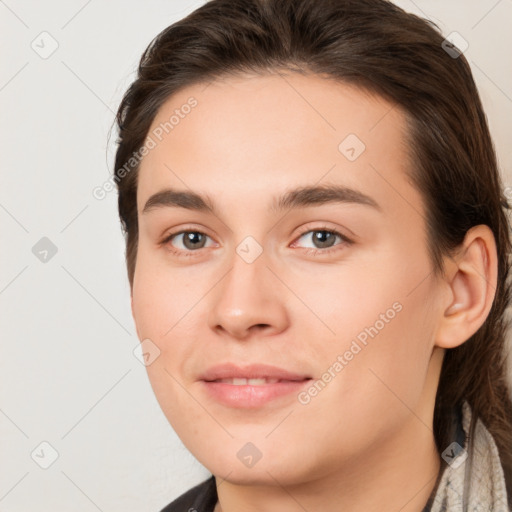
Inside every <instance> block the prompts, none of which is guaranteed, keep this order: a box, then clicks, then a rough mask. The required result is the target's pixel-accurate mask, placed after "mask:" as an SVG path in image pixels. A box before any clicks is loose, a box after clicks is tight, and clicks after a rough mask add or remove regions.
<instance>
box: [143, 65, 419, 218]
mask: <svg viewBox="0 0 512 512" xmlns="http://www.w3.org/2000/svg"><path fill="white" fill-rule="evenodd" d="M190 105H194V106H193V107H190ZM148 137H149V138H152V139H153V142H154V143H155V146H154V148H153V149H151V150H150V151H149V153H148V154H146V155H145V156H144V158H143V159H142V162H141V166H140V172H139V174H140V175H139V180H138V194H137V196H138V208H139V211H141V210H142V208H143V206H144V202H145V200H147V198H148V197H149V196H150V195H151V194H154V193H155V192H157V191H158V190H159V189H163V188H165V187H170V186H172V187H174V188H176V187H178V188H180V189H186V188H192V189H193V190H194V191H197V192H204V193H207V194H208V195H210V196H222V197H224V198H225V199H226V200H229V198H230V197H231V198H233V197H240V194H247V192H248V191H250V192H251V195H252V196H259V195H261V197H264V196H265V195H266V196H268V194H269V191H270V190H272V191H275V192H279V191H280V190H285V189H287V188H290V185H291V184H292V183H293V185H295V186H298V185H312V184H318V183H322V182H323V181H328V182H329V183H333V182H335V183H340V184H343V185H346V186H350V187H352V188H357V189H359V190H363V189H365V191H366V192H367V193H371V192H373V194H374V196H376V197H378V196H379V195H380V196H381V201H379V200H378V199H377V201H379V203H381V202H382V203H386V201H385V200H384V199H385V197H382V196H386V195H388V196H389V194H390V192H392V195H394V196H395V197H394V198H393V200H394V203H393V202H392V203H390V206H391V207H396V202H397V197H396V196H397V194H405V195H406V196H411V195H414V194H416V198H411V200H412V201H414V200H416V201H418V200H419V197H418V194H417V193H416V192H415V190H413V189H411V187H410V186H409V185H408V183H407V182H406V179H405V170H406V169H407V168H408V167H409V166H410V163H409V159H408V157H407V142H406V140H407V130H406V122H405V117H404V114H403V112H402V111H401V110H400V109H399V108H398V107H397V106H395V105H393V104H391V103H389V102H388V101H386V100H384V99H383V98H382V97H380V96H376V95H372V94H369V93H368V92H366V91H365V90H362V89H359V88H357V87H355V86H353V85H347V84H344V83H340V82H337V81H334V80H329V79H326V78H323V77H320V76H317V75H307V76H303V75H299V74H296V73H291V74H290V73H288V74H269V75H258V76H250V75H240V76H236V77H227V78H222V79H217V80H215V81H213V82H211V83H198V84H194V85H192V86H189V87H186V88H184V89H182V90H180V91H178V92H177V93H176V94H174V95H172V96H171V97H170V98H168V99H167V101H166V102H165V103H164V104H163V105H162V107H161V108H160V109H159V111H158V113H157V115H156V116H155V118H154V120H153V123H152V125H151V127H150V129H149V132H148ZM386 181H387V185H386ZM390 186H391V188H390ZM386 187H387V188H386ZM393 188H394V189H395V190H394V192H393ZM228 189H229V190H231V191H232V194H231V195H230V194H229V193H228ZM272 195H274V194H272ZM389 199H391V198H390V197H388V202H389Z"/></svg>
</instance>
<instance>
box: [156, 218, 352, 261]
mask: <svg viewBox="0 0 512 512" xmlns="http://www.w3.org/2000/svg"><path fill="white" fill-rule="evenodd" d="M314 232H325V233H329V234H332V235H335V236H338V237H339V238H341V243H339V244H337V245H335V246H333V247H328V248H327V249H313V248H307V249H305V254H306V255H308V256H311V255H313V256H315V255H317V254H318V253H322V254H323V255H324V254H330V253H332V252H335V251H338V250H339V249H338V248H339V247H340V246H345V245H352V244H353V241H352V240H351V239H349V238H348V237H346V236H345V235H343V234H342V233H340V232H339V231H336V230H335V229H332V228H329V227H327V226H318V227H315V228H311V227H307V228H305V229H304V230H303V231H302V232H301V233H300V234H299V235H298V236H297V238H296V239H295V240H299V239H300V238H302V237H303V236H304V235H306V234H307V233H314ZM186 233H199V234H201V235H205V236H208V235H207V234H206V233H204V232H203V231H199V230H197V229H182V230H181V231H176V232H175V233H171V234H169V235H167V236H166V237H165V238H164V239H163V240H162V241H161V242H160V244H159V245H162V246H167V250H168V251H169V252H171V253H172V254H174V255H175V256H178V257H184V258H190V257H195V256H198V254H199V252H200V251H199V250H195V251H183V250H181V249H175V248H174V247H172V245H170V244H169V242H170V241H171V240H172V239H173V238H174V237H176V236H178V235H183V234H186Z"/></svg>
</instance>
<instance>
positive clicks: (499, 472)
mask: <svg viewBox="0 0 512 512" xmlns="http://www.w3.org/2000/svg"><path fill="white" fill-rule="evenodd" d="M470 424H471V408H470V406H469V404H468V403H467V402H464V403H463V405H462V428H463V430H464V434H465V439H464V440H463V441H462V445H461V444H458V443H457V442H453V443H452V444H451V445H450V446H449V447H448V448H447V449H446V450H445V451H444V452H443V459H444V460H445V461H446V462H447V463H448V465H447V466H446V467H445V469H444V471H443V472H442V474H441V475H440V479H439V481H438V484H437V488H436V490H435V495H434V496H433V499H432V501H431V504H430V505H429V508H427V509H426V510H429V511H430V512H455V511H460V512H483V511H486V512H487V511H488V512H510V510H512V509H509V507H508V505H507V490H506V487H505V477H504V474H503V468H502V465H501V462H500V457H499V454H498V449H497V447H496V443H495V441H494V438H493V437H492V435H491V434H490V433H489V431H488V430H487V428H486V427H485V425H484V424H483V423H482V422H481V421H480V419H478V420H477V423H476V426H475V430H474V434H473V439H472V440H470V438H469V428H470ZM459 440H460V437H459ZM469 441H470V442H471V446H470V445H469V444H468V443H469ZM471 448H472V449H473V459H472V461H470V457H468V452H469V451H470V449H471Z"/></svg>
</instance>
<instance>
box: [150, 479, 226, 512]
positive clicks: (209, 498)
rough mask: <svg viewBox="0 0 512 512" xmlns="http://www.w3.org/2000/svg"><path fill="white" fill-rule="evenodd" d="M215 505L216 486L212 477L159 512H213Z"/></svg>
mask: <svg viewBox="0 0 512 512" xmlns="http://www.w3.org/2000/svg"><path fill="white" fill-rule="evenodd" d="M216 503H217V486H216V484H215V477H214V476H213V475H212V476H210V477H209V478H207V479H206V480H204V481H203V482H201V483H199V484H197V485H196V486H194V487H192V488H191V489H189V490H188V491H186V492H185V493H183V494H182V495H181V496H178V497H177V498H176V499H175V500H174V501H173V502H171V503H169V505H167V506H166V507H165V508H163V509H162V510H161V511H160V512H213V509H214V508H215V504H216Z"/></svg>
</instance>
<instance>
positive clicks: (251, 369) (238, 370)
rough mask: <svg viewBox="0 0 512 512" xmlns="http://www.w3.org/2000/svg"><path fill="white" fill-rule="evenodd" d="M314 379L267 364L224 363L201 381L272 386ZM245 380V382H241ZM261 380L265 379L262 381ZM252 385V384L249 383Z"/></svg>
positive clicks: (200, 378) (204, 374)
mask: <svg viewBox="0 0 512 512" xmlns="http://www.w3.org/2000/svg"><path fill="white" fill-rule="evenodd" d="M311 378H312V377H311V376H310V375H307V374H303V373H300V372H292V371H289V370H285V369H284V368H278V367H277V366H271V365H267V364H251V365H248V366H243V367H240V366H237V365H236V364H234V363H224V364H220V365H216V366H212V367H211V368H209V369H208V370H206V371H205V372H204V373H203V374H202V375H201V376H200V377H199V380H203V381H206V382H215V381H218V382H221V381H223V380H224V381H225V382H226V383H227V382H228V381H231V382H229V383H232V384H235V385H244V384H247V382H245V380H248V379H258V380H259V381H258V382H256V381H254V385H262V384H265V383H267V384H271V383H276V382H281V381H283V382H288V381H291V382H300V381H304V380H309V379H311ZM240 379H244V380H240ZM260 379H264V381H261V380H260ZM249 384H251V382H249Z"/></svg>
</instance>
